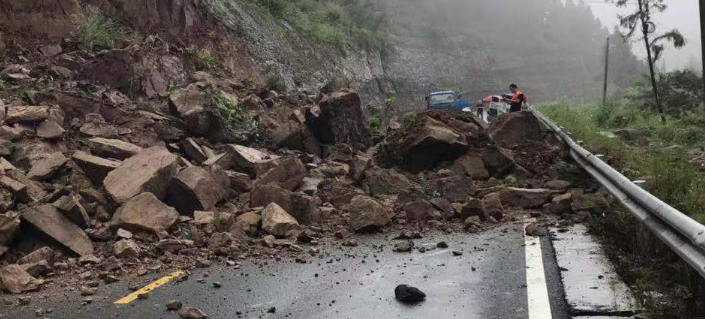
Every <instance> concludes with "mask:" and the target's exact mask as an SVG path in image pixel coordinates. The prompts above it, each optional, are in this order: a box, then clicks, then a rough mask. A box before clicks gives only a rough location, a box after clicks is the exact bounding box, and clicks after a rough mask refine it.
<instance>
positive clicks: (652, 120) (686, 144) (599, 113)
mask: <svg viewBox="0 0 705 319" xmlns="http://www.w3.org/2000/svg"><path fill="white" fill-rule="evenodd" d="M540 110H541V111H542V112H543V113H544V114H545V115H546V116H547V117H549V118H551V119H552V120H554V121H555V122H556V123H557V124H558V125H560V126H562V127H564V128H565V129H566V131H568V132H570V133H571V134H573V135H574V139H577V140H582V141H584V142H585V143H586V145H587V148H588V149H589V150H591V151H592V152H593V153H603V154H605V155H607V156H608V158H609V160H610V164H612V165H613V166H617V167H619V168H620V169H622V172H623V173H625V175H626V176H627V177H629V178H632V179H646V180H647V189H648V190H649V192H651V193H652V194H653V195H654V196H656V197H658V198H660V199H661V200H663V201H665V202H667V203H669V204H670V205H671V206H673V207H675V208H676V209H678V210H680V211H682V212H683V213H685V214H688V215H689V216H691V217H692V218H694V219H696V220H698V221H699V222H701V223H703V222H705V201H704V199H705V174H704V173H703V172H700V171H698V170H697V169H696V168H695V167H694V166H693V165H692V164H690V163H689V162H688V154H687V152H688V149H689V148H692V147H694V146H698V145H703V140H704V137H703V136H702V135H703V133H702V131H703V128H702V126H700V127H698V126H693V125H692V124H691V123H689V122H688V121H683V120H671V121H670V122H669V123H668V124H667V125H666V126H662V125H661V124H659V120H658V116H657V115H656V114H655V113H653V112H652V111H649V110H648V109H647V110H641V109H638V108H635V107H631V106H628V105H626V104H614V105H610V106H607V107H603V106H601V105H599V104H597V103H590V102H570V101H561V102H558V103H553V104H547V105H543V106H541V108H540ZM610 110H611V111H610ZM620 128H633V129H638V130H640V131H642V132H644V133H645V134H646V135H650V137H649V143H648V145H647V146H644V147H635V146H630V145H627V144H626V143H625V142H623V141H622V140H620V139H619V138H616V137H614V136H612V135H610V134H609V133H610V132H611V131H614V130H616V129H620Z"/></svg>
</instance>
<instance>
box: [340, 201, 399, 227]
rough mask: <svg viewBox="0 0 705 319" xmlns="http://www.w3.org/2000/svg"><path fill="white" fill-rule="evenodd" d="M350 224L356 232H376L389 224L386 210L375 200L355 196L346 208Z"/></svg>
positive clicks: (389, 219) (389, 220) (389, 217)
mask: <svg viewBox="0 0 705 319" xmlns="http://www.w3.org/2000/svg"><path fill="white" fill-rule="evenodd" d="M348 211H349V212H350V224H351V226H352V227H353V229H354V230H355V231H357V232H369V231H376V230H378V229H380V228H382V227H384V226H386V225H387V224H389V222H391V220H392V219H391V216H389V212H388V211H387V209H386V208H385V207H384V206H382V204H380V203H378V202H377V201H376V200H374V199H372V198H370V197H367V196H364V195H358V196H355V197H354V198H353V199H352V200H351V201H350V205H349V206H348Z"/></svg>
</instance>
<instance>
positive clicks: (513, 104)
mask: <svg viewBox="0 0 705 319" xmlns="http://www.w3.org/2000/svg"><path fill="white" fill-rule="evenodd" d="M509 90H510V91H512V94H514V95H513V96H512V98H511V99H507V98H503V99H502V101H504V102H506V103H509V106H510V107H509V113H514V112H520V111H521V107H522V105H524V103H526V96H525V95H524V92H522V91H520V90H519V87H518V86H517V85H516V84H514V83H512V84H511V85H510V86H509Z"/></svg>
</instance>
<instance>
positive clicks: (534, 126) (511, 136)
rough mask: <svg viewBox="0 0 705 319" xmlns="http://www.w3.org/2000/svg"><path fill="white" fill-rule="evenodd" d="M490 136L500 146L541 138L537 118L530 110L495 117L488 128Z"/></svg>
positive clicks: (509, 146)
mask: <svg viewBox="0 0 705 319" xmlns="http://www.w3.org/2000/svg"><path fill="white" fill-rule="evenodd" d="M489 135H490V138H491V139H492V140H493V141H495V143H497V144H499V145H500V146H502V147H508V148H511V147H515V146H518V145H521V144H523V143H525V142H527V141H541V140H543V131H542V130H541V124H539V120H538V119H537V118H536V116H534V113H531V112H515V113H508V114H504V115H502V116H500V117H498V118H497V120H496V121H494V122H493V123H492V125H491V126H490V128H489Z"/></svg>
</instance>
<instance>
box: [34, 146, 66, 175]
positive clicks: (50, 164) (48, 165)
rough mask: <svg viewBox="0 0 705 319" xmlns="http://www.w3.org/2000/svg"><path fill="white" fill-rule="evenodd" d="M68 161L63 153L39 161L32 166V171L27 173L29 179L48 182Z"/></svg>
mask: <svg viewBox="0 0 705 319" xmlns="http://www.w3.org/2000/svg"><path fill="white" fill-rule="evenodd" d="M66 161H68V159H67V158H66V156H64V154H62V153H59V152H57V153H52V154H49V155H47V156H46V157H44V158H42V159H40V160H38V161H37V162H35V163H34V165H32V169H31V170H29V173H27V177H29V178H30V179H33V180H46V179H49V178H50V177H52V176H53V175H54V173H55V172H56V171H57V170H58V169H59V168H61V167H63V166H64V165H65V164H66Z"/></svg>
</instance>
